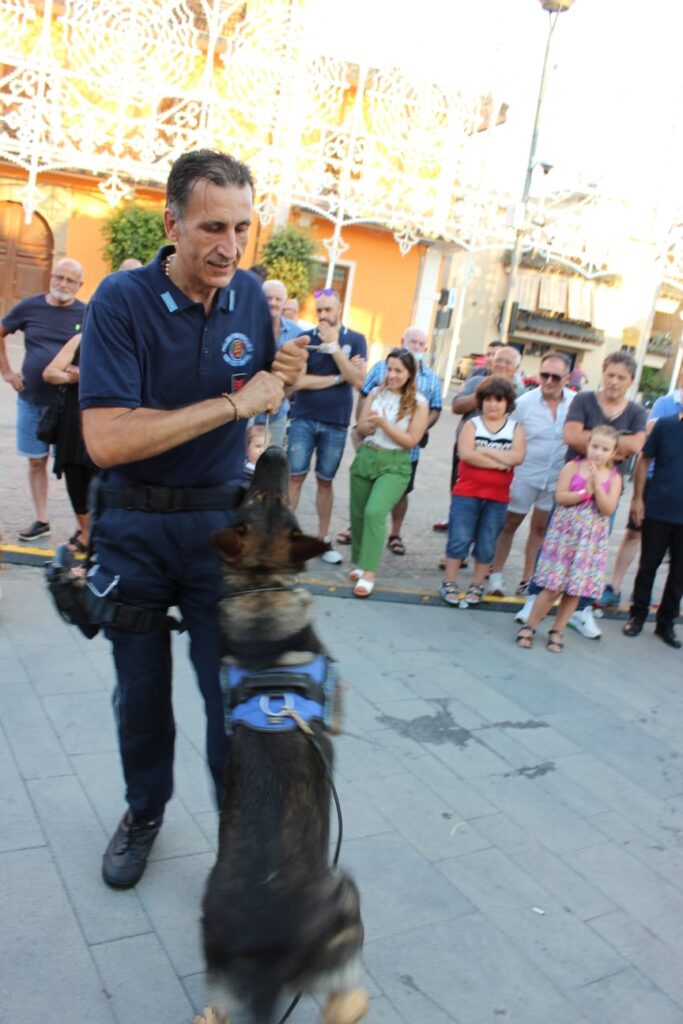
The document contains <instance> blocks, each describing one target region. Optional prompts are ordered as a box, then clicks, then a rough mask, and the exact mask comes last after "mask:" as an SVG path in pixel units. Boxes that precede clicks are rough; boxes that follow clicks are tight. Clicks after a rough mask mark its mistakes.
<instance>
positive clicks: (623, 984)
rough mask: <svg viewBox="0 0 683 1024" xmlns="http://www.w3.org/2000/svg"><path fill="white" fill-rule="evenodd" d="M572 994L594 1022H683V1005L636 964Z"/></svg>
mask: <svg viewBox="0 0 683 1024" xmlns="http://www.w3.org/2000/svg"><path fill="white" fill-rule="evenodd" d="M573 998H574V999H575V1001H576V1003H577V1005H578V1006H580V1007H581V1009H582V1010H583V1012H584V1013H585V1014H586V1016H587V1017H588V1019H589V1020H591V1021H595V1024H643V1022H644V1021H657V1024H681V1020H682V1019H683V1018H682V1017H681V1013H682V1011H681V1007H680V1006H678V1005H676V1004H675V1003H673V1002H672V1001H671V1000H670V999H669V998H668V997H667V996H665V995H664V993H663V992H661V991H660V990H659V989H657V988H656V987H655V986H654V985H652V984H651V983H650V982H649V981H648V980H647V979H646V978H644V977H643V976H642V974H640V972H639V971H637V970H636V969H635V968H634V967H631V968H628V969H627V970H624V971H620V972H619V974H613V975H611V976H610V977H607V978H602V979H601V980H600V981H594V982H593V983H592V984H591V985H586V986H585V987H584V988H581V989H578V990H577V991H576V992H574V993H573Z"/></svg>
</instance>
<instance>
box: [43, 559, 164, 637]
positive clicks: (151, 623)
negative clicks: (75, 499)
mask: <svg viewBox="0 0 683 1024" xmlns="http://www.w3.org/2000/svg"><path fill="white" fill-rule="evenodd" d="M73 566H74V557H73V554H72V553H71V551H69V548H68V547H67V545H66V544H60V545H59V547H58V548H57V551H56V552H55V559H54V561H53V562H47V563H46V566H45V579H46V583H47V588H48V591H49V592H50V596H51V597H52V600H53V601H54V603H55V607H56V608H57V612H58V613H59V615H60V616H61V617H62V618H63V619H64V621H65V622H68V623H69V624H70V625H72V626H77V627H78V629H80V631H81V633H82V634H83V635H84V636H85V637H87V638H88V639H89V640H91V639H92V638H93V637H94V636H97V634H98V633H99V631H100V629H101V627H102V626H113V627H114V628H116V629H120V630H122V631H124V632H127V633H149V632H153V631H156V630H162V629H169V630H173V629H177V630H179V631H181V632H182V631H183V629H184V625H183V623H182V622H179V621H178V619H175V618H174V617H173V616H172V615H168V614H167V613H166V612H165V611H160V610H159V609H155V608H137V607H135V606H134V605H129V604H123V602H121V601H115V600H114V598H113V597H111V596H110V593H109V591H107V592H106V593H103V594H100V593H98V592H97V591H96V590H94V589H93V588H92V587H91V586H90V584H89V582H88V579H87V577H85V576H76V575H74V573H73V572H72V569H73ZM110 589H113V588H110Z"/></svg>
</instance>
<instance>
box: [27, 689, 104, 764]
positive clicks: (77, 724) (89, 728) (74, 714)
mask: <svg viewBox="0 0 683 1024" xmlns="http://www.w3.org/2000/svg"><path fill="white" fill-rule="evenodd" d="M43 707H44V708H45V711H46V712H47V714H48V715H49V716H50V720H51V722H52V724H53V726H54V730H55V732H56V733H57V736H58V737H59V740H60V743H61V744H62V746H63V748H64V750H65V751H66V752H67V754H93V753H100V751H105V750H118V744H117V739H116V728H115V725H114V716H113V713H112V707H111V700H110V697H109V694H108V693H105V692H104V691H100V692H98V693H59V694H54V695H52V696H48V697H44V698H43Z"/></svg>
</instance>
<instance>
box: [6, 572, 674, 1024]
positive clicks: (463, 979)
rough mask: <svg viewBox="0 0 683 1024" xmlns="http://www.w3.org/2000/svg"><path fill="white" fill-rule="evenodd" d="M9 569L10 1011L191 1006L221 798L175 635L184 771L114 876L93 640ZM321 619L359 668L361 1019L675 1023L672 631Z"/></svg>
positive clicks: (198, 1001)
mask: <svg viewBox="0 0 683 1024" xmlns="http://www.w3.org/2000/svg"><path fill="white" fill-rule="evenodd" d="M2 585H3V591H4V596H3V599H2V601H0V778H1V779H2V787H1V789H0V904H1V907H0V963H1V964H2V970H1V971H0V1008H1V1009H0V1020H2V1021H3V1022H4V1021H7V1024H39V1022H42V1021H46V1022H47V1021H49V1022H50V1024H105V1022H106V1024H112V1022H119V1024H190V1022H191V1021H192V1017H193V1015H194V1013H195V1012H199V1011H200V1010H201V1009H202V1006H203V993H202V985H203V977H202V969H203V968H202V957H201V950H200V944H199V927H198V920H199V904H200V899H201V892H202V887H203V883H204V880H205V878H206V875H207V873H208V870H209V867H210V865H211V863H212V857H213V852H212V851H213V846H214V834H215V829H216V816H215V813H214V810H213V808H212V804H211V796H210V790H209V785H208V781H207V776H206V772H205V768H204V763H203V753H202V751H203V731H204V724H203V711H202V707H201V704H200V700H199V697H198V695H197V692H196V690H195V687H194V683H193V680H192V674H191V671H190V668H189V666H188V664H187V661H186V656H185V641H184V639H183V638H182V637H181V638H179V639H176V641H175V643H176V648H177V651H176V688H175V701H176V710H177V718H178V724H179V735H178V748H177V788H176V796H175V797H174V799H173V801H172V802H171V804H170V805H169V807H168V811H167V816H166V821H165V824H164V828H163V830H162V833H161V835H160V837H159V840H158V842H157V844H156V846H155V848H154V852H153V859H152V862H151V863H150V865H149V868H148V871H147V873H146V874H145V877H144V878H143V880H142V882H141V884H140V885H139V886H138V887H137V888H136V889H135V890H134V891H130V892H113V891H111V890H108V889H107V888H106V886H104V884H103V883H102V882H101V880H100V859H101V855H102V851H103V848H104V846H105V844H106V840H107V838H108V835H109V834H110V832H111V831H112V829H113V827H114V826H115V824H116V822H117V820H118V817H119V815H120V813H121V811H122V798H121V793H122V783H121V777H120V769H119V764H118V755H117V752H116V742H115V735H114V728H113V719H112V713H111V708H110V690H111V685H112V671H111V666H110V661H109V652H108V649H107V644H106V642H105V641H104V640H102V639H100V638H97V639H95V640H93V641H90V642H88V641H86V640H84V639H82V638H81V637H80V635H79V634H78V633H77V631H76V630H74V629H72V628H69V627H67V626H65V625H64V624H63V623H62V622H61V621H60V620H59V619H58V617H57V615H56V614H55V612H54V611H53V610H52V608H51V606H50V605H49V604H48V599H47V596H46V594H45V591H44V588H43V584H42V578H41V574H40V572H39V571H38V570H36V569H33V568H26V567H19V566H11V567H6V568H5V570H4V571H3V573H2ZM317 620H318V625H319V628H320V631H321V633H322V634H323V636H324V638H325V640H326V641H327V642H328V643H329V645H330V647H331V648H332V650H333V651H334V652H335V653H336V654H337V655H338V656H339V659H340V663H341V669H342V674H343V677H344V679H345V680H346V681H347V683H348V685H349V690H348V694H347V723H346V732H345V734H344V735H343V736H342V737H341V738H340V739H339V740H338V741H337V778H338V783H339V791H340V797H341V800H342V805H343V810H344V824H345V842H344V846H343V849H342V861H343V863H344V864H345V865H346V866H347V867H349V868H350V869H351V870H352V871H353V872H354V874H355V876H356V878H357V880H358V882H359V884H360V888H361V893H362V898H363V907H364V917H365V923H366V929H367V942H366V966H367V975H368V977H367V983H368V987H369V989H370V993H371V996H372V1003H371V1011H370V1015H369V1017H368V1020H369V1021H370V1022H376V1024H399V1022H405V1024H408V1022H410V1024H415V1022H419V1024H446V1022H456V1024H486V1022H488V1021H490V1022H492V1024H493V1022H497V1021H501V1022H509V1024H681V1022H682V1021H683V974H682V972H681V969H680V964H681V958H682V956H683V771H682V769H681V752H682V749H683V741H682V740H681V736H682V735H683V729H682V725H683V722H682V719H683V706H682V704H681V678H682V677H683V673H682V672H681V668H682V666H683V659H682V658H681V655H680V653H679V652H675V651H672V650H670V649H669V648H667V647H665V646H664V645H663V644H662V643H661V642H660V641H659V640H657V639H656V638H654V637H652V635H651V632H650V627H648V631H647V633H644V634H643V636H641V637H640V638H639V639H638V640H635V641H628V642H627V641H625V640H624V639H623V638H622V637H621V635H620V633H619V628H620V624H619V623H617V622H605V625H604V630H605V635H604V637H603V639H602V640H601V641H599V642H589V641H586V640H583V639H582V638H580V637H578V636H576V635H575V634H571V635H569V636H568V639H567V650H566V653H565V655H564V656H562V657H553V656H551V655H549V654H547V652H546V651H545V650H544V649H543V642H542V640H541V641H539V643H538V644H537V647H538V649H534V650H533V651H531V652H525V651H521V650H519V649H518V648H516V647H515V645H514V643H513V639H512V638H513V636H514V627H513V623H512V620H511V617H510V616H508V615H500V614H498V613H495V612H492V613H488V614H481V613H480V612H478V611H476V610H471V611H458V610H453V609H449V608H443V609H441V608H417V607H411V606H402V605H388V604H380V603H374V604H373V602H371V601H370V602H364V603H362V604H361V603H360V602H352V601H339V600H335V599H332V598H325V599H318V600H317ZM316 1016H317V1012H316V1007H315V1006H314V1005H313V1004H312V1003H305V1002H304V1003H302V1004H300V1006H299V1007H298V1008H297V1010H296V1011H295V1012H294V1014H293V1015H292V1018H291V1021H292V1024H312V1022H313V1021H314V1020H315V1019H316ZM235 1024H239V1022H235Z"/></svg>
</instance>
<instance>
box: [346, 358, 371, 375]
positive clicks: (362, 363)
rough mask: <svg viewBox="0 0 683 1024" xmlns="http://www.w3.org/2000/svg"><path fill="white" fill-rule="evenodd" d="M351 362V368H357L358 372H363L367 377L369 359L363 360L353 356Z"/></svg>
mask: <svg viewBox="0 0 683 1024" xmlns="http://www.w3.org/2000/svg"><path fill="white" fill-rule="evenodd" d="M350 362H351V366H355V367H356V369H357V370H362V371H363V374H364V376H367V373H368V361H367V359H363V357H362V356H351V359H350Z"/></svg>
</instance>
